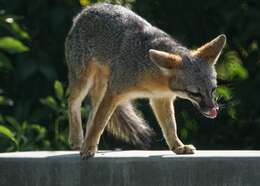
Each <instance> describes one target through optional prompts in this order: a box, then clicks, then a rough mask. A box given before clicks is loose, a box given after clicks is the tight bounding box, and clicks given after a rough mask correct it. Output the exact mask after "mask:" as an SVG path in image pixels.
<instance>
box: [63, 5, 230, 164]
mask: <svg viewBox="0 0 260 186" xmlns="http://www.w3.org/2000/svg"><path fill="white" fill-rule="evenodd" d="M225 42H226V36H225V35H220V36H218V37H216V38H215V39H213V40H212V41H210V42H208V43H206V44H204V45H203V46H201V47H200V48H198V49H196V50H189V49H187V48H186V47H184V46H182V45H181V44H179V43H178V42H176V41H175V40H174V39H173V38H172V37H171V36H170V35H168V34H167V33H165V32H164V31H162V30H160V29H158V28H156V27H154V26H152V25H151V24H150V23H148V22H147V21H146V20H144V19H143V18H141V17H140V16H138V15H137V14H135V13H134V12H132V11H131V10H129V9H127V8H124V7H122V6H119V5H111V4H104V3H101V4H95V5H92V6H89V7H87V8H85V9H83V10H82V11H81V13H79V14H78V15H77V16H76V17H75V19H74V21H73V25H72V28H71V29H70V31H69V33H68V35H67V38H66V42H65V56H66V61H67V66H68V77H69V90H70V96H69V98H68V104H69V111H68V113H69V130H70V131H69V142H70V144H71V146H72V148H73V149H80V152H81V157H82V158H83V159H86V158H89V157H92V156H94V154H95V152H96V151H97V146H98V143H99V140H100V136H101V135H102V133H103V131H104V129H105V128H106V129H107V130H108V131H110V132H112V134H114V135H115V136H117V137H119V138H122V139H124V140H126V141H129V142H132V143H134V144H143V145H145V144H147V143H149V138H150V136H151V134H152V130H151V129H150V128H149V126H148V125H147V124H146V122H145V121H144V119H143V118H142V117H141V116H140V114H139V113H138V112H137V111H136V110H135V109H134V106H133V104H132V103H131V101H132V100H134V99H136V98H148V99H149V100H150V105H151V107H152V109H153V111H154V113H155V116H156V118H157V120H158V122H159V125H160V127H161V129H162V131H163V134H164V137H165V139H166V142H167V144H168V146H169V148H170V149H171V150H172V151H173V152H175V153H176V154H190V153H194V152H195V150H196V149H195V147H194V146H193V145H184V144H183V143H182V142H181V140H180V139H179V138H178V136H177V132H176V121H175V116H174V105H173V102H174V100H175V99H176V97H180V98H184V99H188V100H190V101H191V102H192V103H193V105H194V106H195V107H196V108H197V109H198V110H199V111H200V112H201V113H202V114H203V115H204V116H206V117H209V118H215V117H216V116H217V114H218V105H217V103H216V102H215V101H214V99H213V92H214V90H215V88H216V86H217V82H216V75H217V74H216V71H215V68H214V65H215V63H216V61H217V60H218V57H219V55H220V53H221V51H222V48H223V47H224V45H225ZM88 93H89V95H90V99H91V104H92V110H91V113H90V115H89V118H88V122H87V127H86V133H85V138H84V137H83V131H82V126H81V115H80V106H81V103H82V101H83V99H84V98H85V96H86V95H87V94H88Z"/></svg>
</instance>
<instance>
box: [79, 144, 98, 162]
mask: <svg viewBox="0 0 260 186" xmlns="http://www.w3.org/2000/svg"><path fill="white" fill-rule="evenodd" d="M96 151H97V147H96V146H89V147H86V146H85V147H84V145H83V147H82V148H81V151H80V156H81V159H82V160H87V159H89V158H91V157H93V156H95V153H96Z"/></svg>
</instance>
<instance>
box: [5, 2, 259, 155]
mask: <svg viewBox="0 0 260 186" xmlns="http://www.w3.org/2000/svg"><path fill="white" fill-rule="evenodd" d="M96 2H108V3H114V4H122V5H124V6H128V7H130V8H132V9H134V10H135V11H136V12H137V13H138V14H140V15H141V16H143V17H145V18H146V19H148V21H150V22H151V23H152V24H154V25H156V26H158V27H160V28H162V29H163V30H165V31H166V32H167V33H169V34H171V35H172V36H173V37H174V38H176V39H177V40H180V41H182V42H184V44H185V45H187V46H190V47H194V44H196V47H198V46H199V45H201V44H202V43H205V42H206V41H208V40H210V39H212V38H214V37H215V36H217V35H218V34H221V33H225V34H226V35H227V38H228V41H227V46H226V48H225V50H224V53H223V55H221V57H220V60H219V62H218V64H217V65H216V68H217V72H218V79H219V87H218V88H217V91H216V95H215V96H216V97H217V98H218V99H219V102H220V103H221V113H220V116H219V117H218V118H217V119H216V120H208V119H205V118H204V117H203V116H201V115H200V114H199V113H198V112H197V111H196V110H195V109H194V108H193V107H192V106H191V104H190V103H188V102H186V101H180V100H178V101H177V102H176V107H177V108H176V115H177V123H178V125H179V126H178V128H179V135H180V137H181V139H183V140H184V142H186V143H193V144H195V145H196V146H197V147H199V148H205V149H218V148H222V149H223V148H232V149H235V148H244V149H248V148H249V149H259V148H260V146H259V144H260V140H259V139H258V136H259V134H258V133H259V130H260V115H259V113H260V106H259V103H258V101H257V100H258V99H259V98H258V96H259V94H260V88H259V84H260V73H259V71H260V63H259V61H260V60H259V59H260V52H259V43H260V32H259V29H260V26H259V23H258V20H259V18H260V12H259V8H260V4H259V2H258V1H256V0H253V1H240V2H237V1H223V0H218V1H206V0H202V1H200V2H199V3H198V2H197V1H189V2H188V3H187V2H184V1H183V2H181V1H178V2H177V1H172V0H165V1H159V0H142V1H138V0H137V1H134V0H78V1H71V0H64V1H62V2H61V1H58V0H51V1H39V2H37V3H35V1H33V0H27V1H26V2H25V1H24V0H23V1H1V0H0V6H1V10H0V151H15V150H34V149H39V150H43V149H53V150H59V149H68V148H69V147H68V142H67V136H68V116H67V115H68V110H67V109H68V106H67V101H66V100H67V97H68V90H67V69H66V66H65V63H64V40H65V36H66V34H67V32H68V30H69V28H70V26H71V24H72V21H71V20H72V18H73V16H75V15H76V13H77V12H79V11H80V9H81V6H88V5H90V4H92V3H96ZM46 12H48V14H47V13H46ZM238 20H239V21H238ZM142 108H143V111H144V112H145V113H147V115H148V117H147V118H148V120H149V122H150V123H156V121H155V118H154V117H151V114H152V113H151V111H150V110H149V109H147V107H142ZM89 110H90V106H89V104H87V105H86V106H84V107H82V109H81V112H82V116H83V121H84V122H86V120H87V117H88V114H89ZM84 122H83V123H84ZM156 126H157V125H156ZM153 127H154V128H155V130H156V132H157V133H158V134H160V135H159V136H158V138H159V139H162V135H161V133H160V129H159V128H158V127H155V126H154V125H153ZM110 141H111V140H110V139H109V140H107V138H105V139H104V140H102V142H103V143H105V144H106V146H111V145H112V144H111V143H110ZM154 141H155V142H154V144H152V148H165V145H162V144H161V142H162V141H161V140H157V139H155V140H154ZM101 145H102V144H101ZM113 146H116V145H114V144H113ZM123 148H129V146H126V145H125V144H124V146H123Z"/></svg>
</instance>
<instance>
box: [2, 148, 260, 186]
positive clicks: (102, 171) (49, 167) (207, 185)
mask: <svg viewBox="0 0 260 186" xmlns="http://www.w3.org/2000/svg"><path fill="white" fill-rule="evenodd" d="M23 185H26V186H45V185H46V186H47V185H48V186H57V185H60V186H92V185H95V186H96V185H101V186H107V185H108V186H130V185H135V186H146V185H147V186H164V185H167V186H168V185H169V186H175V185H176V186H186V185H188V186H222V185H223V186H242V185H243V186H251V185H255V186H259V185H260V152H259V151H198V153H197V154H196V155H174V154H173V153H172V152H170V151H111V152H108V151H107V152H100V153H98V154H97V155H96V156H95V157H94V158H92V159H90V160H84V161H83V160H80V157H79V155H78V152H75V151H74V152H73V151H70V152H69V151H66V152H61V151H59V152H23V153H22V152H19V153H2V154H0V186H23Z"/></svg>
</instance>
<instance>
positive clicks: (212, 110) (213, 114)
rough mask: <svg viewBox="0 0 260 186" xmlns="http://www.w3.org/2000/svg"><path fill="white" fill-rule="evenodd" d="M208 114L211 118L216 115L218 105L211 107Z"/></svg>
mask: <svg viewBox="0 0 260 186" xmlns="http://www.w3.org/2000/svg"><path fill="white" fill-rule="evenodd" d="M208 115H209V116H210V117H211V118H215V117H217V115H218V107H213V108H212V109H211V110H210V111H209V112H208Z"/></svg>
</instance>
